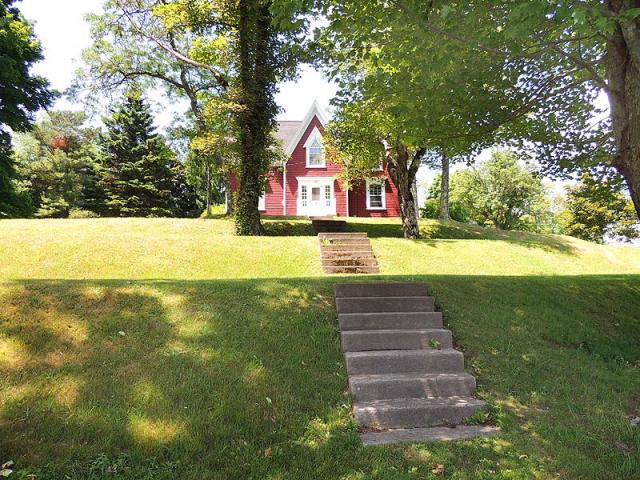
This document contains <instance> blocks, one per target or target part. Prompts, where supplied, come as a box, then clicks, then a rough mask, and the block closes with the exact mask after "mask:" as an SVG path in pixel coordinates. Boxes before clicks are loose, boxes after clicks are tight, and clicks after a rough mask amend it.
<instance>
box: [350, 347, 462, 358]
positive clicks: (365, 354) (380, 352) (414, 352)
mask: <svg viewBox="0 0 640 480" xmlns="http://www.w3.org/2000/svg"><path fill="white" fill-rule="evenodd" d="M344 354H345V356H346V357H349V358H356V357H388V356H403V357H410V356H427V355H444V354H447V355H450V354H456V355H462V352H460V351H458V350H456V349H455V348H440V349H435V348H432V349H426V350H369V351H367V352H345V353H344Z"/></svg>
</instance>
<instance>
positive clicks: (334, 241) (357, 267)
mask: <svg viewBox="0 0 640 480" xmlns="http://www.w3.org/2000/svg"><path fill="white" fill-rule="evenodd" d="M318 240H319V241H320V259H321V261H322V269H323V270H324V272H325V273H380V266H379V265H378V260H377V259H376V256H375V255H374V253H373V248H372V247H371V241H370V240H369V237H368V236H367V234H366V233H365V232H354V233H346V232H324V233H319V234H318Z"/></svg>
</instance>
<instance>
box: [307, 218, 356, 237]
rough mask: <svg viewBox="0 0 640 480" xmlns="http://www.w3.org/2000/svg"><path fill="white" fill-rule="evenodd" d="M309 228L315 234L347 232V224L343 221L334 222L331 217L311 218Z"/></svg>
mask: <svg viewBox="0 0 640 480" xmlns="http://www.w3.org/2000/svg"><path fill="white" fill-rule="evenodd" d="M311 226H312V227H313V230H314V231H315V232H316V233H320V232H345V231H346V230H347V222H346V221H345V220H336V219H335V218H332V217H312V218H311Z"/></svg>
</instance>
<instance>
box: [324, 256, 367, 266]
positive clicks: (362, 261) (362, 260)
mask: <svg viewBox="0 0 640 480" xmlns="http://www.w3.org/2000/svg"><path fill="white" fill-rule="evenodd" d="M321 261H322V266H323V267H325V266H327V267H332V266H342V265H359V266H378V260H376V259H375V257H373V258H366V257H349V258H344V257H343V258H322V259H321Z"/></svg>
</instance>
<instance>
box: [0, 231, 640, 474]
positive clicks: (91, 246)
mask: <svg viewBox="0 0 640 480" xmlns="http://www.w3.org/2000/svg"><path fill="white" fill-rule="evenodd" d="M353 228H354V229H360V230H362V229H365V230H367V231H369V232H370V235H371V236H373V237H374V239H373V244H374V250H375V251H376V254H377V255H378V256H379V258H380V263H381V269H382V272H383V275H382V277H384V278H390V279H394V280H395V279H398V280H399V279H409V278H410V279H416V280H420V281H425V282H427V283H428V284H429V286H430V288H431V290H432V291H433V293H434V295H435V296H436V299H437V301H438V303H439V306H440V308H441V309H442V310H443V311H444V312H445V318H446V321H447V323H448V324H449V326H450V328H451V329H452V330H453V332H454V336H455V341H456V342H457V344H458V345H459V347H460V348H462V349H463V350H464V351H465V355H466V361H467V369H468V370H469V371H471V372H473V373H474V374H475V375H477V377H478V382H479V392H478V393H479V395H480V396H482V397H483V398H485V399H487V400H488V401H489V402H490V403H491V404H492V405H493V406H494V408H495V409H496V411H497V412H498V417H499V418H500V420H501V422H502V425H503V430H504V434H503V435H501V436H500V437H498V438H496V439H485V440H473V441H465V442H457V443H454V444H420V445H410V446H395V447H378V448H364V447H362V446H361V445H360V443H359V440H358V437H357V429H356V426H355V425H354V424H353V422H352V420H351V417H350V409H349V402H350V400H349V397H348V395H347V393H346V373H345V371H344V364H343V358H342V354H341V352H340V344H339V338H338V335H337V332H336V327H337V322H336V320H335V309H334V305H333V296H332V286H333V283H335V282H336V281H344V277H331V278H329V277H324V276H323V275H322V274H321V271H320V265H319V259H318V247H317V239H315V238H314V237H312V236H308V235H306V234H307V233H309V231H308V226H307V225H306V224H305V223H304V222H301V221H293V220H292V221H290V222H282V221H275V220H274V221H272V222H270V224H269V229H270V231H271V232H272V233H274V234H276V235H275V236H271V237H266V238H262V239H254V238H237V237H234V236H233V235H232V225H231V223H230V222H229V221H227V220H224V219H218V220H77V221H68V220H65V221H62V220H58V221H56V220H52V221H2V222H0V259H2V262H1V264H0V279H1V280H0V391H1V392H2V395H0V463H1V462H4V461H7V460H14V461H15V462H16V467H15V470H16V472H15V473H14V474H12V476H15V477H17V478H21V477H25V476H26V475H27V474H31V473H33V474H36V475H37V478H38V479H49V478H50V479H54V478H55V479H58V478H64V476H65V475H66V476H68V477H69V478H72V479H76V478H77V479H81V478H82V479H84V478H96V479H97V478H123V479H124V478H126V479H134V478H135V479H140V478H154V479H164V478H166V479H169V478H181V479H201V478H212V479H230V478H233V479H235V478H237V479H246V478H254V479H370V478H371V479H373V478H378V479H418V478H430V477H433V478H456V479H458V478H468V479H476V478H487V479H494V478H636V477H639V476H640V453H639V452H640V434H639V433H638V430H637V427H632V426H631V425H630V423H629V417H630V416H633V415H640V405H639V403H640V397H639V396H638V392H640V368H639V365H640V348H639V347H638V345H640V320H639V319H638V315H637V312H638V311H640V251H639V250H637V249H632V248H621V247H602V246H598V245H593V244H588V243H586V242H580V241H577V240H574V239H570V238H568V237H546V236H536V235H526V234H506V233H504V232H497V231H494V230H484V229H477V228H471V227H467V226H461V225H458V224H455V223H444V224H443V223H439V222H429V223H427V224H425V226H424V231H425V234H426V235H427V236H429V237H431V238H427V239H425V240H420V241H416V242H408V241H405V240H403V239H401V238H398V235H399V226H398V225H397V223H394V222H356V223H354V225H353ZM287 232H291V233H294V235H290V236H285V235H284V234H285V233H287ZM367 278H371V277H367ZM362 279H363V277H359V278H358V280H362ZM434 462H436V463H441V464H443V465H444V467H445V470H444V473H443V474H439V475H436V474H434V473H432V467H433V463H434ZM10 478H11V477H10Z"/></svg>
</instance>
